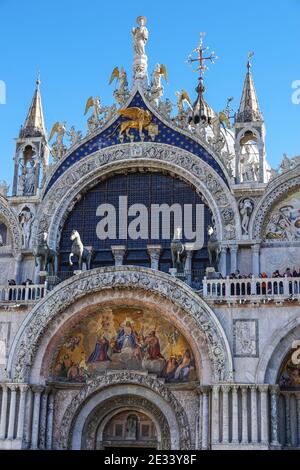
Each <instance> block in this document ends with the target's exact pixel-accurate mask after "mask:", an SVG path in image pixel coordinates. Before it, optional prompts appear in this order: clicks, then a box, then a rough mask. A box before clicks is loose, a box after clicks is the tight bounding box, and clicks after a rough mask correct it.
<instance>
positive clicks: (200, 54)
mask: <svg viewBox="0 0 300 470" xmlns="http://www.w3.org/2000/svg"><path fill="white" fill-rule="evenodd" d="M204 36H205V33H200V43H199V46H198V47H197V48H196V49H195V50H194V52H196V53H197V57H195V58H193V57H192V55H189V57H188V62H189V63H190V64H193V63H194V62H199V66H198V67H197V68H196V69H195V72H197V71H198V70H199V71H200V80H201V81H202V80H203V76H204V72H205V71H206V70H208V67H207V65H206V62H207V61H209V62H210V63H211V64H214V63H215V61H216V60H218V57H217V56H216V54H215V52H214V51H212V52H211V53H210V54H209V55H207V56H205V53H207V54H208V51H209V47H205V48H204V46H203V38H204Z"/></svg>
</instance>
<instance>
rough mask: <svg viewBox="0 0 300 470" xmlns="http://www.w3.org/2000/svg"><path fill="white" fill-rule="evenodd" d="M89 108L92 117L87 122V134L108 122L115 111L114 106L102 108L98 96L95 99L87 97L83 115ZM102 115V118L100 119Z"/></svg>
mask: <svg viewBox="0 0 300 470" xmlns="http://www.w3.org/2000/svg"><path fill="white" fill-rule="evenodd" d="M90 108H92V115H91V116H90V117H89V118H88V120H87V124H88V129H89V132H93V131H94V130H96V129H97V128H98V127H101V125H103V124H104V123H105V122H107V121H109V120H110V119H111V118H112V116H113V115H114V114H115V113H116V110H117V108H116V105H113V106H111V107H107V106H106V107H102V105H101V98H100V96H96V97H95V98H93V97H92V96H90V97H89V99H88V100H87V102H86V105H85V111H84V115H86V114H87V113H88V111H89V109H90ZM102 114H103V115H104V118H101V117H100V116H101V115H102Z"/></svg>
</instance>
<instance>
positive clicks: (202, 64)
mask: <svg viewBox="0 0 300 470" xmlns="http://www.w3.org/2000/svg"><path fill="white" fill-rule="evenodd" d="M204 36H205V33H200V43H199V46H198V47H197V48H196V49H195V50H194V52H196V54H197V57H195V58H194V59H193V58H192V56H191V55H190V56H189V59H188V61H189V63H190V64H193V63H194V62H199V66H198V67H197V68H196V70H195V72H198V71H199V72H200V76H199V79H198V81H199V83H198V86H197V88H196V92H197V94H198V97H197V100H196V101H195V103H194V106H193V111H191V112H190V117H189V119H190V122H194V123H195V124H199V123H200V122H207V123H208V124H210V122H211V119H212V117H213V115H214V112H213V110H212V109H211V108H210V106H209V105H208V104H207V103H206V101H205V99H204V97H203V94H204V93H205V87H204V72H205V71H206V70H208V67H207V65H206V62H207V61H209V62H211V63H212V64H213V63H214V62H215V60H217V59H218V57H217V56H216V55H215V53H214V51H212V52H211V53H210V54H209V55H207V56H205V53H206V52H207V53H208V50H209V47H206V48H204V46H203V38H204Z"/></svg>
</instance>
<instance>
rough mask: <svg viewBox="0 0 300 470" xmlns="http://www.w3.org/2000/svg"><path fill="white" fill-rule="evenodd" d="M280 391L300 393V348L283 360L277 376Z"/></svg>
mask: <svg viewBox="0 0 300 470" xmlns="http://www.w3.org/2000/svg"><path fill="white" fill-rule="evenodd" d="M279 385H280V388H281V389H282V390H296V391H300V347H299V348H298V349H297V350H295V349H294V350H293V351H291V352H290V353H289V354H288V356H287V358H286V359H285V361H284V363H283V366H282V368H281V371H280V374H279Z"/></svg>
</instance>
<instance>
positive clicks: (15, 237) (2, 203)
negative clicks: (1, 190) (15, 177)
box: [0, 196, 22, 254]
mask: <svg viewBox="0 0 300 470" xmlns="http://www.w3.org/2000/svg"><path fill="white" fill-rule="evenodd" d="M0 221H1V222H3V223H5V225H6V226H7V228H8V230H9V231H10V233H11V237H12V249H13V252H14V254H17V253H18V252H19V251H20V250H21V247H22V235H21V230H20V226H19V223H18V220H17V217H16V216H15V214H14V213H13V211H12V210H11V209H10V207H9V206H8V204H7V201H6V199H4V198H3V197H2V196H0Z"/></svg>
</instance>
